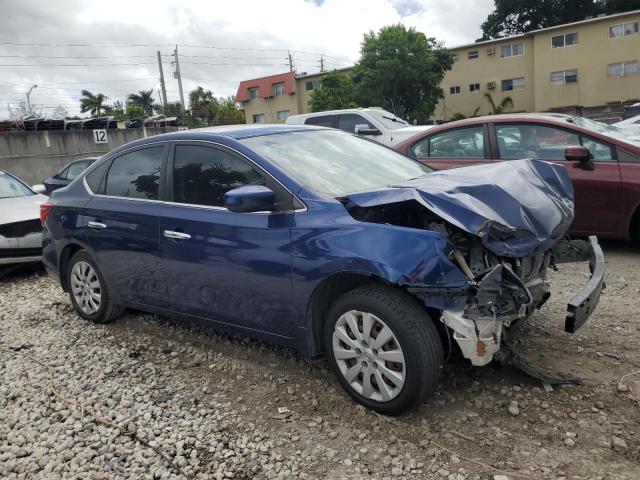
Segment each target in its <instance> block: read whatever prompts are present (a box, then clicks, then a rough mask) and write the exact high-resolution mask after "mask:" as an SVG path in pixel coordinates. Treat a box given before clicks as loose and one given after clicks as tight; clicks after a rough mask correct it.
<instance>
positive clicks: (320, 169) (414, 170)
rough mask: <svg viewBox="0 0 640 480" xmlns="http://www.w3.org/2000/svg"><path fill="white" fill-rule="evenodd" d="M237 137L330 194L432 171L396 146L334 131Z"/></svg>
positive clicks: (311, 186)
mask: <svg viewBox="0 0 640 480" xmlns="http://www.w3.org/2000/svg"><path fill="white" fill-rule="evenodd" d="M241 142H242V143H243V144H245V145H246V146H247V147H248V148H251V149H252V150H254V151H255V152H257V153H258V154H260V155H262V156H263V157H265V158H267V159H268V160H269V161H271V162H273V163H274V164H275V165H277V166H278V167H280V168H281V169H282V170H283V171H284V172H286V173H287V174H288V175H290V176H291V177H292V178H294V179H296V180H297V181H298V182H300V183H302V184H303V185H305V186H306V187H308V188H309V189H311V190H313V191H315V192H317V193H319V194H320V195H323V196H328V197H342V196H345V195H347V194H349V193H354V192H360V191H367V190H376V189H380V188H384V187H386V186H389V185H393V184H397V183H400V182H404V181H406V180H410V179H413V178H417V177H422V176H424V175H426V174H427V173H429V172H431V169H430V168H428V167H426V166H424V165H422V164H420V163H418V162H416V161H414V160H411V159H410V158H407V157H405V156H404V155H401V154H399V153H397V152H395V151H394V150H391V149H389V148H387V147H384V146H382V145H380V144H378V143H375V142H372V141H369V140H365V139H363V138H360V137H357V136H355V135H350V134H348V133H344V132H340V131H335V130H314V131H307V132H292V133H285V134H279V135H265V136H262V137H253V138H246V139H244V140H241Z"/></svg>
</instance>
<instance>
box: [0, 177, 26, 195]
mask: <svg viewBox="0 0 640 480" xmlns="http://www.w3.org/2000/svg"><path fill="white" fill-rule="evenodd" d="M30 195H34V193H33V192H32V191H31V189H30V188H29V187H27V186H26V185H24V184H23V183H22V182H19V181H18V180H16V179H15V178H13V177H12V176H11V175H7V174H6V173H4V172H0V198H14V197H27V196H30Z"/></svg>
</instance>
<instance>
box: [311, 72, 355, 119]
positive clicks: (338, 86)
mask: <svg viewBox="0 0 640 480" xmlns="http://www.w3.org/2000/svg"><path fill="white" fill-rule="evenodd" d="M357 106H358V104H357V103H356V101H355V90H354V88H353V82H352V81H351V77H350V76H349V74H347V73H341V72H338V71H336V70H333V71H331V72H328V73H326V74H325V75H324V76H323V77H322V79H321V80H320V86H319V87H318V88H316V89H315V90H313V91H312V92H311V99H310V100H309V111H311V112H323V111H325V110H337V109H342V108H355V107H357Z"/></svg>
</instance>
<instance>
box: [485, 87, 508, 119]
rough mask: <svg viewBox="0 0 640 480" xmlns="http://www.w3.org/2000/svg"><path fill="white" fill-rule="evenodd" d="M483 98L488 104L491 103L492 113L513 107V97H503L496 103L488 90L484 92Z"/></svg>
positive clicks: (499, 112)
mask: <svg viewBox="0 0 640 480" xmlns="http://www.w3.org/2000/svg"><path fill="white" fill-rule="evenodd" d="M484 98H486V99H487V102H489V105H491V114H492V115H500V114H502V113H507V110H511V109H512V108H513V99H512V98H511V97H504V98H503V99H502V101H501V102H500V103H499V104H498V105H496V103H495V102H494V101H493V97H492V96H491V94H490V93H489V92H484Z"/></svg>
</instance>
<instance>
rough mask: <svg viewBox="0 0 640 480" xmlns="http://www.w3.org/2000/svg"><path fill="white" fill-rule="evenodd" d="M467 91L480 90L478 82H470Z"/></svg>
mask: <svg viewBox="0 0 640 480" xmlns="http://www.w3.org/2000/svg"><path fill="white" fill-rule="evenodd" d="M469 91H470V92H479V91H480V84H479V83H470V84H469Z"/></svg>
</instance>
